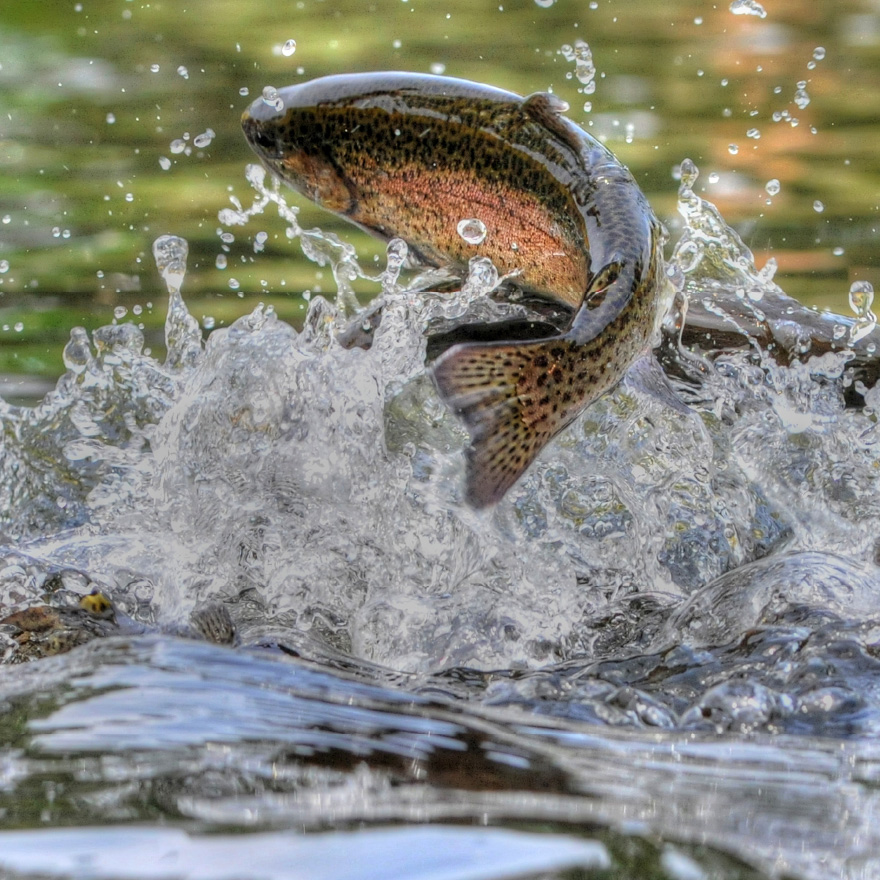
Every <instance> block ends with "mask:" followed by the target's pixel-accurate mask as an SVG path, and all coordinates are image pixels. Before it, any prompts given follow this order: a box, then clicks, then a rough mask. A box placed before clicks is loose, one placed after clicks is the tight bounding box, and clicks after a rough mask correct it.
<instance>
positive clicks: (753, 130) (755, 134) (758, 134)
mask: <svg viewBox="0 0 880 880" xmlns="http://www.w3.org/2000/svg"><path fill="white" fill-rule="evenodd" d="M746 137H749V138H752V139H753V140H758V139H759V138H760V137H761V132H760V131H759V130H758V129H757V128H750V129H749V130H748V131H747V132H746Z"/></svg>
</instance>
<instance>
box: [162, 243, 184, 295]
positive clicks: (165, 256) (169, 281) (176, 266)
mask: <svg viewBox="0 0 880 880" xmlns="http://www.w3.org/2000/svg"><path fill="white" fill-rule="evenodd" d="M188 254H189V244H188V243H187V240H186V239H185V238H181V237H180V236H178V235H160V236H159V238H157V239H156V240H155V241H154V242H153V259H154V260H155V261H156V268H157V269H158V270H159V274H160V275H161V276H162V280H163V281H164V282H165V284H166V285H167V287H168V292H169V293H173V292H175V291H179V290H180V288H181V285H182V284H183V279H184V276H185V275H186V258H187V255H188Z"/></svg>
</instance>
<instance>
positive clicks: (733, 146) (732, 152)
mask: <svg viewBox="0 0 880 880" xmlns="http://www.w3.org/2000/svg"><path fill="white" fill-rule="evenodd" d="M727 152H728V153H730V155H731V156H735V155H736V154H737V153H738V152H739V147H738V146H737V145H736V144H729V145H728V147H727Z"/></svg>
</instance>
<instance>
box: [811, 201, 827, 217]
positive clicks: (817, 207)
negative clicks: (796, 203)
mask: <svg viewBox="0 0 880 880" xmlns="http://www.w3.org/2000/svg"><path fill="white" fill-rule="evenodd" d="M813 210H814V211H815V212H816V213H817V214H821V213H822V212H823V211H824V210H825V205H824V203H822V202H820V201H819V199H816V201H815V202H813Z"/></svg>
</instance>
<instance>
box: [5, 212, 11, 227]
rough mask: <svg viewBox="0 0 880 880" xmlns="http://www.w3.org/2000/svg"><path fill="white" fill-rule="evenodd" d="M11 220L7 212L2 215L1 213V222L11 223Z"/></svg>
mask: <svg viewBox="0 0 880 880" xmlns="http://www.w3.org/2000/svg"><path fill="white" fill-rule="evenodd" d="M11 222H12V217H11V215H9V214H4V215H3V223H4V225H5V224H6V223H11Z"/></svg>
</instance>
